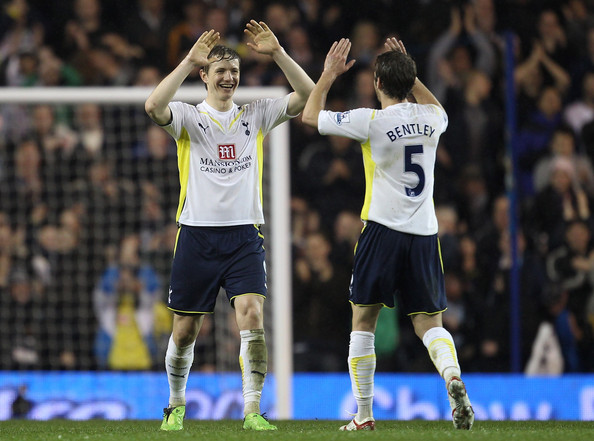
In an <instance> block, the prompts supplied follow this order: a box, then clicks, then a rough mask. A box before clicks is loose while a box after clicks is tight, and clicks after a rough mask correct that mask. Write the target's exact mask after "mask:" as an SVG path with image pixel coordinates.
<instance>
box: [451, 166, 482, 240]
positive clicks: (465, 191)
mask: <svg viewBox="0 0 594 441" xmlns="http://www.w3.org/2000/svg"><path fill="white" fill-rule="evenodd" d="M459 173H460V176H459V178H458V198H457V201H456V204H457V206H456V208H457V211H458V215H459V216H460V222H461V225H460V229H461V231H462V232H464V231H470V232H474V231H477V230H478V229H479V228H481V227H482V226H483V225H485V223H486V222H487V219H488V217H489V213H488V209H489V203H490V198H491V195H490V194H489V191H488V190H489V189H488V187H487V182H486V181H485V176H484V175H483V173H482V172H481V170H480V168H479V167H477V166H476V165H469V166H467V167H465V168H464V169H462V170H460V171H459Z"/></svg>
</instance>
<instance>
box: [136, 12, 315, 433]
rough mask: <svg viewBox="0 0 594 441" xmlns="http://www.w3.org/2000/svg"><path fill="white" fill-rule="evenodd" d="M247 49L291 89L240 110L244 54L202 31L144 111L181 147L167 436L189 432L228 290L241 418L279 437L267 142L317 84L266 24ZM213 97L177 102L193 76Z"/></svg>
mask: <svg viewBox="0 0 594 441" xmlns="http://www.w3.org/2000/svg"><path fill="white" fill-rule="evenodd" d="M245 32H246V34H247V35H248V36H249V37H251V41H250V42H249V43H248V45H249V46H250V47H251V48H252V49H253V50H255V51H256V52H258V53H260V54H265V55H269V56H270V57H272V59H273V60H274V61H275V62H276V64H277V65H278V66H279V67H280V68H281V70H282V71H283V73H284V74H285V76H286V78H287V80H288V82H289V84H290V85H291V87H292V88H293V90H294V92H292V93H290V94H288V95H287V96H285V97H284V98H279V99H259V100H256V101H253V102H251V103H249V104H246V105H243V106H238V105H237V104H235V103H234V102H233V95H234V93H235V90H236V89H237V86H238V84H239V77H240V58H239V55H238V54H237V52H235V51H234V50H233V49H230V48H228V47H224V46H220V45H217V42H218V41H219V38H220V36H219V33H218V32H215V31H214V30H210V31H207V32H204V33H203V34H202V35H201V36H200V37H199V38H198V40H197V41H196V43H195V44H194V46H193V47H192V48H191V49H190V51H189V53H188V55H187V56H186V57H185V58H184V59H183V60H182V61H181V62H180V64H179V65H178V66H177V67H176V68H175V69H174V70H173V71H172V72H171V73H170V74H169V75H168V76H167V77H165V78H164V79H163V80H162V81H161V82H160V83H159V84H158V85H157V87H156V88H155V89H154V91H153V92H152V93H151V95H150V96H149V98H148V99H147V101H146V103H145V110H146V112H147V113H148V115H149V116H150V117H151V118H152V119H153V121H155V122H156V123H157V124H159V125H160V126H162V127H163V128H164V129H165V130H166V131H167V132H168V133H169V134H170V135H171V136H173V138H175V140H176V141H177V154H178V166H179V174H180V184H181V192H180V199H179V207H178V210H177V216H176V218H177V222H178V224H179V230H178V235H177V241H176V245H175V250H174V257H173V263H172V267H171V282H170V288H169V298H168V305H167V306H168V307H169V309H171V310H172V311H173V312H174V316H173V333H172V335H171V338H170V339H169V345H168V348H167V353H166V356H165V365H166V370H167V378H168V381H169V393H170V395H169V406H168V407H167V408H165V409H164V415H163V423H162V425H161V429H162V430H181V429H183V419H184V415H185V404H186V400H185V390H186V384H187V381H188V374H189V371H190V368H191V365H192V362H193V359H194V343H195V341H196V337H197V335H198V332H199V331H200V327H201V325H202V322H203V320H204V315H205V314H212V313H213V312H214V307H215V302H216V297H217V294H218V292H219V289H220V287H223V288H224V289H225V291H226V293H227V297H228V299H229V301H230V303H231V305H232V306H233V307H234V308H235V316H236V321H237V325H238V327H239V330H240V337H241V344H240V353H239V364H240V367H241V374H242V380H243V397H244V416H245V417H244V421H243V428H244V429H249V430H276V427H275V426H273V425H272V424H270V423H269V422H268V421H267V420H266V419H265V418H263V417H262V416H261V415H260V397H261V393H262V388H263V385H264V378H265V376H266V371H267V349H266V343H265V339H264V323H263V307H264V299H265V297H266V294H267V289H266V266H265V259H264V258H265V253H264V247H263V239H264V237H263V235H262V233H261V231H260V225H261V224H263V223H264V215H263V210H262V161H263V158H262V155H263V145H262V144H263V139H264V137H265V136H266V135H267V134H268V133H269V132H270V131H271V130H272V129H273V128H274V127H275V126H277V125H278V124H280V123H282V122H284V121H287V120H288V119H290V118H292V117H295V116H297V115H298V114H299V113H300V112H301V110H303V106H304V105H305V102H306V100H307V97H308V96H309V93H310V92H311V90H312V88H313V86H314V83H313V81H312V80H311V79H310V78H309V76H308V75H307V74H306V73H305V71H303V69H302V68H301V67H300V66H299V65H298V64H297V63H296V62H295V61H294V60H293V59H292V58H291V57H289V55H288V54H287V53H286V52H285V51H284V49H283V48H282V47H281V45H280V44H279V42H278V39H277V38H276V36H275V35H274V33H273V32H272V31H271V30H270V29H269V28H268V26H267V25H266V24H265V23H264V22H256V21H255V20H251V21H250V22H249V23H248V24H247V25H246V29H245ZM195 68H200V77H201V79H202V81H204V83H205V84H206V89H207V96H206V99H205V100H204V101H203V102H201V103H200V104H198V105H196V106H194V105H190V104H185V103H181V102H172V99H173V96H174V94H175V93H176V91H177V90H178V89H179V87H180V86H181V84H182V83H183V81H184V80H185V79H186V77H187V76H188V75H189V74H190V72H191V71H192V70H193V69H195Z"/></svg>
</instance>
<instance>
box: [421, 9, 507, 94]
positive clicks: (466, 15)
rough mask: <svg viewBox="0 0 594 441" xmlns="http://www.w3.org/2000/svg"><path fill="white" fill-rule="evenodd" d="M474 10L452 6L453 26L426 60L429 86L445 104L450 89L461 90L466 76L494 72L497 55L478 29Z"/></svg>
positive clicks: (440, 38)
mask: <svg viewBox="0 0 594 441" xmlns="http://www.w3.org/2000/svg"><path fill="white" fill-rule="evenodd" d="M474 14H475V11H474V9H473V7H472V6H471V5H466V6H465V7H464V11H461V10H460V9H459V8H457V7H452V8H451V11H450V27H449V29H448V30H447V31H446V32H445V33H444V34H442V35H441V36H440V37H439V39H438V40H437V41H435V42H434V43H433V45H432V47H431V51H430V52H429V56H428V60H427V70H428V81H427V82H428V87H429V88H430V89H431V90H432V91H433V94H434V95H435V96H436V97H437V99H438V100H439V101H441V102H443V103H445V104H446V105H447V104H448V103H447V100H446V91H447V89H462V88H463V87H464V84H465V82H466V76H467V75H468V74H469V73H470V72H471V71H472V70H473V69H478V70H480V71H482V72H484V73H485V74H486V75H487V76H489V77H492V76H493V74H494V73H495V65H496V56H495V52H494V49H493V46H492V45H491V44H490V43H489V40H488V39H487V37H486V36H485V35H484V34H483V33H482V32H480V31H479V30H478V29H477V26H476V22H475V15H474Z"/></svg>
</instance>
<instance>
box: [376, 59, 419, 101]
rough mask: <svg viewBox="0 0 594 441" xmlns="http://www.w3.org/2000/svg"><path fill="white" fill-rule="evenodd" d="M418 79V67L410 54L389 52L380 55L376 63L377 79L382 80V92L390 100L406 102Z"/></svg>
mask: <svg viewBox="0 0 594 441" xmlns="http://www.w3.org/2000/svg"><path fill="white" fill-rule="evenodd" d="M416 77H417V65H416V64H415V62H414V60H413V59H412V58H411V57H410V55H408V54H403V53H402V52H400V51H388V52H384V53H383V54H380V55H378V57H377V59H376V61H375V79H376V80H377V79H379V80H380V90H381V91H382V92H383V93H385V94H386V95H387V96H389V97H390V98H396V99H399V100H401V101H402V100H404V99H405V98H406V97H407V96H408V94H409V93H410V91H411V89H412V87H413V85H414V84H415V78H416Z"/></svg>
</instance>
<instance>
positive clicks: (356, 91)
mask: <svg viewBox="0 0 594 441" xmlns="http://www.w3.org/2000/svg"><path fill="white" fill-rule="evenodd" d="M346 106H347V108H354V107H355V106H356V107H366V108H368V109H377V108H379V102H378V100H377V96H376V94H375V86H374V77H373V70H372V69H369V68H363V69H359V70H357V71H356V73H355V78H354V84H353V88H352V90H351V91H350V94H349V97H348V101H347V103H346Z"/></svg>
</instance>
